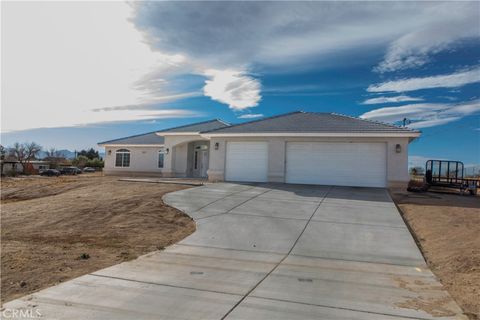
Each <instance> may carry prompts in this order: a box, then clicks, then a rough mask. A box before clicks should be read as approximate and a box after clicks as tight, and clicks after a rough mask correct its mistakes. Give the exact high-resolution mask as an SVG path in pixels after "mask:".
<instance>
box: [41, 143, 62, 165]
mask: <svg viewBox="0 0 480 320" xmlns="http://www.w3.org/2000/svg"><path fill="white" fill-rule="evenodd" d="M43 160H45V161H48V162H50V166H51V167H52V168H57V167H58V164H59V163H61V162H62V161H64V160H65V157H64V156H63V155H62V153H61V152H60V151H58V150H57V149H55V148H50V149H48V150H47V156H46V157H45V158H44V159H43Z"/></svg>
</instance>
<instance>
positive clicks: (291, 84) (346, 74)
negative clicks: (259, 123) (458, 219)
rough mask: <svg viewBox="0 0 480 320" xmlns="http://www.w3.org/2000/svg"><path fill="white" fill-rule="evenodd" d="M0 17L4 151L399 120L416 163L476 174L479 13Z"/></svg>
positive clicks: (33, 8) (339, 5)
mask: <svg viewBox="0 0 480 320" xmlns="http://www.w3.org/2000/svg"><path fill="white" fill-rule="evenodd" d="M2 10H3V16H4V17H5V18H4V19H3V20H4V22H3V23H4V28H2V48H3V49H2V55H3V58H2V59H3V61H2V65H3V66H4V68H3V71H2V78H3V80H2V92H3V94H2V136H1V138H2V144H3V145H9V144H12V143H13V142H15V141H32V140H34V141H36V142H38V143H40V144H41V145H43V146H45V147H56V148H57V149H64V148H66V149H70V150H73V149H81V148H86V147H91V146H93V147H95V144H96V142H98V141H104V140H109V139H113V138H118V137H122V136H128V135H133V134H138V133H142V132H148V131H154V130H156V129H162V128H166V127H172V126H177V125H183V124H187V123H192V122H198V121H203V120H206V119H211V118H221V119H224V120H226V121H229V122H233V123H235V122H240V121H247V120H249V119H257V118H259V117H262V116H271V115H276V114H280V113H285V112H290V111H294V110H305V111H318V112H336V113H341V114H347V115H352V116H359V117H363V118H367V119H373V120H378V121H385V122H390V123H400V122H401V120H402V119H403V118H407V119H409V121H410V125H409V126H411V127H412V128H418V129H420V130H422V132H423V134H422V136H421V137H420V138H419V139H418V140H417V141H414V142H413V143H411V145H410V156H411V163H412V164H422V162H424V160H425V159H426V158H441V159H452V160H461V161H463V162H464V163H466V164H480V100H479V99H480V4H479V3H478V2H455V3H454V2H450V3H448V2H418V3H416V2H405V3H395V4H391V3H383V2H359V3H354V4H353V3H347V2H335V3H333V2H304V3H298V2H297V3H293V2H276V3H275V2H244V3H239V2H234V3H228V2H207V3H202V2H141V3H134V4H125V3H119V2H116V3H95V2H89V3H7V4H5V3H2ZM85 21H89V23H86V22H85ZM59 26H61V28H59ZM18 39H24V40H25V41H21V42H20V41H18Z"/></svg>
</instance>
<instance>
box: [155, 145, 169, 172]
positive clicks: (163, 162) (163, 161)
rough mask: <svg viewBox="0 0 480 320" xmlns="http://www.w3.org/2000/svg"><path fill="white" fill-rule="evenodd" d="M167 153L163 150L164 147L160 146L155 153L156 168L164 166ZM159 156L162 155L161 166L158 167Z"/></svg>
mask: <svg viewBox="0 0 480 320" xmlns="http://www.w3.org/2000/svg"><path fill="white" fill-rule="evenodd" d="M166 154H167V153H166V152H165V148H160V150H158V153H157V169H163V168H165V155H166ZM160 156H162V166H161V167H160Z"/></svg>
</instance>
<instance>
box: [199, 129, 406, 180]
mask: <svg viewBox="0 0 480 320" xmlns="http://www.w3.org/2000/svg"><path fill="white" fill-rule="evenodd" d="M228 141H267V142H268V155H269V159H268V180H269V181H270V182H285V155H286V154H285V153H286V151H285V148H286V143H287V142H288V141H302V142H312V141H317V142H384V143H386V145H387V186H388V187H393V186H403V185H405V184H406V183H407V182H408V179H409V176H408V142H409V138H362V137H352V138H340V137H335V138H334V137H332V138H301V137H298V138H294V137H289V138H287V137H270V138H269V137H258V138H255V137H250V138H246V137H231V138H212V139H211V141H210V146H211V148H210V167H209V170H208V177H209V180H211V181H223V180H224V173H225V156H226V143H227V142H228ZM216 143H218V150H215V148H214V146H215V144H216ZM397 144H400V145H401V148H402V151H401V152H400V153H397V152H396V150H395V149H396V145H397Z"/></svg>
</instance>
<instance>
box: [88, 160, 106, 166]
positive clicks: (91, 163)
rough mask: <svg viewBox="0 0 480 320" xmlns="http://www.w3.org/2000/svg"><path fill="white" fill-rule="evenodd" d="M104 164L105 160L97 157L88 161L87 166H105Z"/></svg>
mask: <svg viewBox="0 0 480 320" xmlns="http://www.w3.org/2000/svg"><path fill="white" fill-rule="evenodd" d="M103 166H104V161H103V160H102V159H99V158H95V159H92V160H88V161H87V167H93V168H103Z"/></svg>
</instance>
